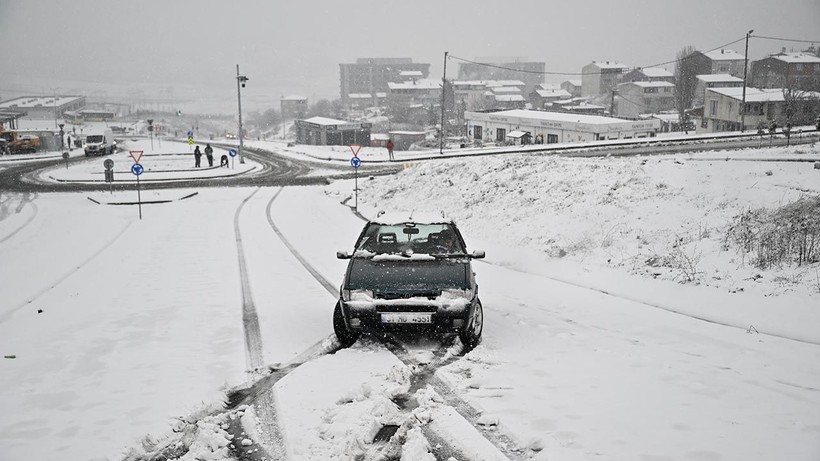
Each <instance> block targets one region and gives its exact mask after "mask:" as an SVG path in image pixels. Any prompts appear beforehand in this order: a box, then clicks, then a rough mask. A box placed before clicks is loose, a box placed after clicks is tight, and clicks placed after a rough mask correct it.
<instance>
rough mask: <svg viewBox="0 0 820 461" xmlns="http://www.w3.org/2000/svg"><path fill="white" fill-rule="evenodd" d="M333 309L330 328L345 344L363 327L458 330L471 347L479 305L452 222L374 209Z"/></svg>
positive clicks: (477, 335)
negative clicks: (381, 211) (377, 212)
mask: <svg viewBox="0 0 820 461" xmlns="http://www.w3.org/2000/svg"><path fill="white" fill-rule="evenodd" d="M336 257H337V258H339V259H350V263H349V264H348V265H347V271H346V272H345V278H344V281H343V282H342V286H341V292H340V296H339V301H338V302H337V303H336V308H335V310H334V312H333V330H334V331H335V332H336V337H337V338H338V339H339V341H340V342H341V343H342V345H344V346H349V345H351V344H353V343H354V342H356V339H357V338H358V337H359V334H360V333H362V332H378V331H396V330H417V331H433V332H441V333H446V332H457V333H458V335H459V338H461V342H462V343H463V344H464V345H465V346H467V347H474V346H475V345H476V344H478V342H479V341H480V339H481V332H482V329H483V326H484V311H483V309H482V307H481V301H479V299H478V285H477V284H476V280H475V274H474V273H473V269H472V265H471V260H472V259H478V258H483V257H484V252H483V251H474V252H472V253H470V254H468V253H467V250H466V248H465V246H464V240H463V239H462V237H461V234H460V233H459V231H458V229H457V228H456V225H455V223H454V222H453V221H452V220H451V219H448V218H445V217H443V216H442V215H432V214H418V213H411V214H390V215H387V214H380V215H379V216H378V217H377V218H376V219H374V220H372V221H370V222H368V223H367V225H365V226H364V230H362V233H361V234H360V235H359V239H358V240H357V241H356V247H355V249H354V251H353V254H352V255H350V254H348V253H347V252H346V251H340V252H337V253H336Z"/></svg>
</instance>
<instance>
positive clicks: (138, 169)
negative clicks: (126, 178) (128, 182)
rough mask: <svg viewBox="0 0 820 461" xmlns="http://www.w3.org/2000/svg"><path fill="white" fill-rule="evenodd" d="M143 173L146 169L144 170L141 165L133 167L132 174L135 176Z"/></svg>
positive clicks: (136, 164) (137, 164)
mask: <svg viewBox="0 0 820 461" xmlns="http://www.w3.org/2000/svg"><path fill="white" fill-rule="evenodd" d="M143 171H145V168H143V167H142V165H140V164H139V163H135V164H133V165H131V173H134V176H139V175H141V174H142V172H143Z"/></svg>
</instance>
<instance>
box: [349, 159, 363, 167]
mask: <svg viewBox="0 0 820 461" xmlns="http://www.w3.org/2000/svg"><path fill="white" fill-rule="evenodd" d="M350 166H352V167H353V168H359V167H360V166H362V161H361V159H359V157H353V158H351V159H350Z"/></svg>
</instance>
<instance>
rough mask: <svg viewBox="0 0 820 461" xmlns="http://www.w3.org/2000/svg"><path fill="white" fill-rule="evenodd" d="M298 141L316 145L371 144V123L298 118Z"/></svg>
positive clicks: (323, 118)
mask: <svg viewBox="0 0 820 461" xmlns="http://www.w3.org/2000/svg"><path fill="white" fill-rule="evenodd" d="M295 125H296V142H297V143H299V144H309V145H314V146H349V145H351V144H360V145H362V146H369V145H370V128H371V124H370V123H359V122H347V121H344V120H335V119H332V118H325V117H311V118H309V119H307V120H296V123H295Z"/></svg>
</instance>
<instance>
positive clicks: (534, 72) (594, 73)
mask: <svg viewBox="0 0 820 461" xmlns="http://www.w3.org/2000/svg"><path fill="white" fill-rule="evenodd" d="M755 37H757V36H755ZM745 39H746V36H745V35H744V36H743V37H740V38H738V39H737V40H732V41H731V42H728V43H724V44H722V45H719V46H716V47H714V48H712V49H709V50H707V51H704V52H703V53H711V52H712V51H716V50H719V49H721V48H726V47H727V46H730V45H734V44H735V43H738V42H741V41H743V40H745ZM812 43H813V42H812ZM449 57H450V58H452V59H456V60H458V61H462V62H467V63H471V64H476V65H479V66H485V67H492V68H495V69H502V70H509V71H512V72H520V73H522V74H538V75H571V76H584V75H601V74H603V72H601V71H599V72H554V71H544V72H541V71H534V70H526V69H515V68H512V67H506V66H499V65H496V64H490V63H485V62H477V61H471V60H469V59H465V58H461V57H458V56H455V55H452V54H450V55H449ZM691 58H694V55H689V56H685V57H683V58H682V59H674V60H671V61H665V62H659V63H656V64H651V65H648V66H637V67H636V68H637V69H644V68H647V67H658V66H663V65H666V64H673V63H676V62H678V61H682V60H685V59H691Z"/></svg>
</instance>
